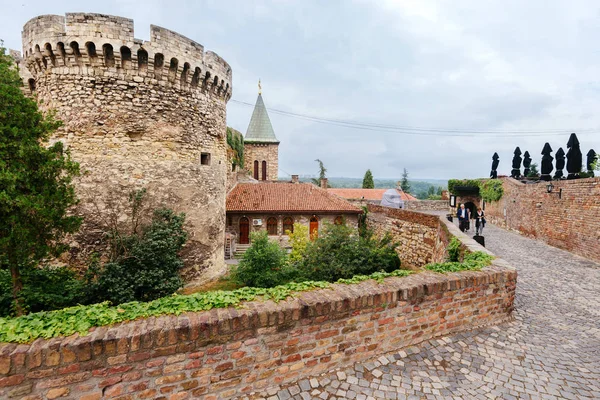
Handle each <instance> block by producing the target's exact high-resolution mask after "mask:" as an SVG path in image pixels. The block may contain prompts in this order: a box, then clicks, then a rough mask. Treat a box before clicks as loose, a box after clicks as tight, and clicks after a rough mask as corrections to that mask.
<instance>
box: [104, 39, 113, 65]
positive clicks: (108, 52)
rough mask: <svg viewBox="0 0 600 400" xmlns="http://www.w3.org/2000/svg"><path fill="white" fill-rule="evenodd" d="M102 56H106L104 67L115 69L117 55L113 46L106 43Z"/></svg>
mask: <svg viewBox="0 0 600 400" xmlns="http://www.w3.org/2000/svg"><path fill="white" fill-rule="evenodd" d="M102 54H103V55H104V66H105V67H114V66H115V53H114V51H113V47H112V45H110V44H108V43H106V44H104V45H103V46H102Z"/></svg>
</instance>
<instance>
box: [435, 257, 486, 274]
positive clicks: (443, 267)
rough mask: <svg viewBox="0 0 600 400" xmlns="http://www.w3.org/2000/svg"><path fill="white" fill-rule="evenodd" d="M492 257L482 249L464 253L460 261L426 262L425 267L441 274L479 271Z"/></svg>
mask: <svg viewBox="0 0 600 400" xmlns="http://www.w3.org/2000/svg"><path fill="white" fill-rule="evenodd" d="M493 259H494V257H492V256H491V255H489V254H487V253H484V252H483V251H476V252H474V253H470V254H467V255H465V258H464V259H463V261H462V262H457V261H448V262H445V263H431V264H427V265H426V266H425V269H427V270H429V271H433V272H438V273H441V274H445V273H448V272H460V271H479V270H481V269H482V268H483V267H486V266H488V265H490V264H491V263H492V260H493Z"/></svg>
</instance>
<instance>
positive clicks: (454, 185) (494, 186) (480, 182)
mask: <svg viewBox="0 0 600 400" xmlns="http://www.w3.org/2000/svg"><path fill="white" fill-rule="evenodd" d="M461 186H466V187H476V188H478V189H479V195H480V196H481V198H482V199H483V200H485V201H487V202H490V201H498V200H500V199H501V198H502V195H503V194H504V188H503V187H502V181H501V180H499V179H450V180H448V191H449V192H450V193H452V194H458V193H457V192H460V190H458V188H459V187H461Z"/></svg>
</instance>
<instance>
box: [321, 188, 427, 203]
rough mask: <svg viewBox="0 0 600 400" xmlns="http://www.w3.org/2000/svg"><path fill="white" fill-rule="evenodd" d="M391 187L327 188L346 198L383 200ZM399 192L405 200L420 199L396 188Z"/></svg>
mask: <svg viewBox="0 0 600 400" xmlns="http://www.w3.org/2000/svg"><path fill="white" fill-rule="evenodd" d="M387 190H389V189H360V188H359V189H336V188H332V189H327V191H328V192H330V193H333V194H335V195H337V196H340V197H343V198H344V199H349V200H361V199H364V200H378V201H379V200H381V199H382V198H383V194H384V193H385V192H386V191H387ZM396 191H397V192H398V193H400V197H401V198H402V200H404V201H413V200H418V199H417V198H416V197H414V196H413V195H411V194H408V193H406V192H404V191H402V190H398V189H396Z"/></svg>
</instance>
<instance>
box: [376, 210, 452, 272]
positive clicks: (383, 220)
mask: <svg viewBox="0 0 600 400" xmlns="http://www.w3.org/2000/svg"><path fill="white" fill-rule="evenodd" d="M368 210H369V213H368V214H367V226H368V227H369V228H371V229H373V230H374V231H375V233H376V234H377V235H383V234H385V233H390V234H391V235H392V238H393V239H394V241H396V242H399V243H400V246H399V247H398V249H397V252H398V256H399V257H400V261H401V263H402V267H403V268H418V267H422V266H424V265H426V264H429V263H432V262H442V261H444V260H445V258H446V254H445V253H446V246H447V245H448V242H449V241H450V233H449V232H448V228H447V226H446V224H445V222H444V220H442V219H440V218H439V217H438V216H436V215H427V214H422V213H418V212H414V211H407V210H399V209H396V208H389V207H382V206H377V205H373V204H369V205H368Z"/></svg>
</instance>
